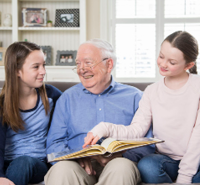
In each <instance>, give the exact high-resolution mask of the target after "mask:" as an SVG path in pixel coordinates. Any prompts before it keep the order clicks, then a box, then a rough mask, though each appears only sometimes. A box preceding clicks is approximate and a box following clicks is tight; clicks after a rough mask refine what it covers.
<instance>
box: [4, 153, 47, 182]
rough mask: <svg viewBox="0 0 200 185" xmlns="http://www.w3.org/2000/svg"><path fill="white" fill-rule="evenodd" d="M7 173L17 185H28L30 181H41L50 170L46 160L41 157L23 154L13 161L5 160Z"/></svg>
mask: <svg viewBox="0 0 200 185" xmlns="http://www.w3.org/2000/svg"><path fill="white" fill-rule="evenodd" d="M4 166H5V174H6V177H7V178H8V179H10V180H11V181H13V182H14V184H15V185H27V184H28V183H33V184H34V183H39V182H41V181H43V180H44V176H45V174H46V173H47V171H48V166H47V164H46V163H45V162H42V161H41V160H39V159H36V158H33V157H29V156H21V157H18V158H16V159H14V160H12V161H5V162H4Z"/></svg>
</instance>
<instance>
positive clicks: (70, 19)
mask: <svg viewBox="0 0 200 185" xmlns="http://www.w3.org/2000/svg"><path fill="white" fill-rule="evenodd" d="M55 27H79V9H56V16H55Z"/></svg>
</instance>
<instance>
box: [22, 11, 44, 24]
mask: <svg viewBox="0 0 200 185" xmlns="http://www.w3.org/2000/svg"><path fill="white" fill-rule="evenodd" d="M22 23H23V26H27V27H29V26H36V27H40V26H46V25H47V9H46V8H22Z"/></svg>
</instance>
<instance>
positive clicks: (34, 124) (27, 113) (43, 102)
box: [0, 42, 61, 185]
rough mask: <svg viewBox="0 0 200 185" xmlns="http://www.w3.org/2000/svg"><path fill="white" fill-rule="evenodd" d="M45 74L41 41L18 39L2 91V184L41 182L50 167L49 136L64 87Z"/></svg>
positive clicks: (10, 54) (7, 63)
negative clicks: (47, 82) (48, 81)
mask: <svg viewBox="0 0 200 185" xmlns="http://www.w3.org/2000/svg"><path fill="white" fill-rule="evenodd" d="M45 74H46V71H45V60H44V53H43V52H42V50H41V48H40V47H39V46H38V45H36V44H34V43H30V42H15V43H13V44H11V45H10V46H9V47H8V49H7V51H6V55H5V83H4V86H3V89H2V91H1V94H0V135H1V140H0V184H1V183H3V184H10V185H12V184H13V183H14V184H16V185H27V184H28V183H39V182H41V181H43V178H44V175H45V174H46V172H47V171H48V166H47V164H46V152H45V151H46V136H47V132H48V127H49V121H50V116H51V114H52V110H53V107H54V106H55V103H56V101H57V99H58V98H59V96H60V95H61V91H59V90H58V89H56V88H55V87H53V86H51V85H45V84H44V83H43V79H44V76H45ZM8 179H9V180H8Z"/></svg>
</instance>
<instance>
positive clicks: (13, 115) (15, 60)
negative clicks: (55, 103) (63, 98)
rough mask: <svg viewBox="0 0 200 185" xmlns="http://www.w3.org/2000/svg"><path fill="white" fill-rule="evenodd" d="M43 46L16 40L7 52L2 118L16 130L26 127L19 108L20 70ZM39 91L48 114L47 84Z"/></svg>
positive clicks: (0, 96)
mask: <svg viewBox="0 0 200 185" xmlns="http://www.w3.org/2000/svg"><path fill="white" fill-rule="evenodd" d="M40 49H41V48H40V47H39V46H38V45H36V44H34V43H31V42H15V43H13V44H11V45H10V46H9V47H8V48H7V50H6V54H5V63H4V64H5V83H4V86H3V89H2V91H1V94H0V118H2V123H3V124H5V123H6V124H7V125H8V126H10V127H11V128H12V129H13V130H14V131H16V132H17V131H18V130H19V129H20V130H23V129H24V124H25V123H24V121H23V120H22V118H21V115H20V110H19V77H18V75H17V74H18V71H19V70H20V69H22V66H23V64H24V62H25V59H26V58H27V56H28V55H29V54H30V53H31V52H32V51H34V50H40ZM39 93H40V96H41V99H42V102H43V105H44V109H45V112H46V114H48V111H49V101H48V98H47V93H46V89H45V85H44V84H43V85H42V86H41V87H40V88H39Z"/></svg>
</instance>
